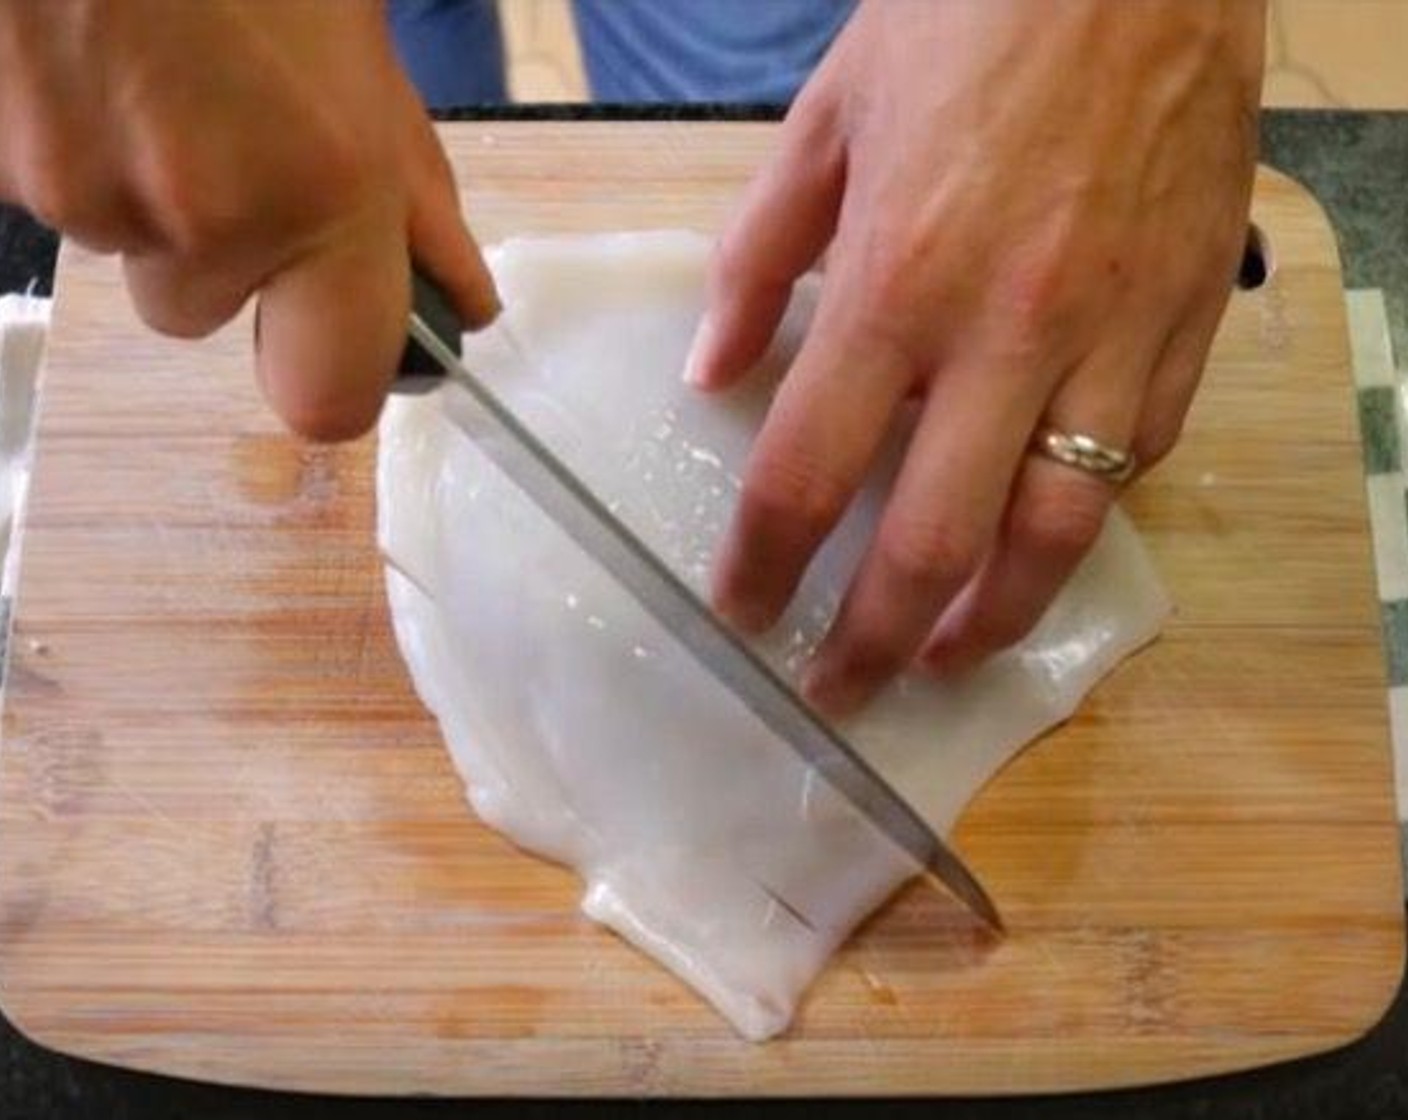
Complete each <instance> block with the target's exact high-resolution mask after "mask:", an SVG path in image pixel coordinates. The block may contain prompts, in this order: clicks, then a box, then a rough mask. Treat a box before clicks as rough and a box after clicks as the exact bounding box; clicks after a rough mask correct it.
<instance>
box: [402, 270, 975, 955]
mask: <svg viewBox="0 0 1408 1120" xmlns="http://www.w3.org/2000/svg"><path fill="white" fill-rule="evenodd" d="M412 290H413V299H412V307H411V315H410V324H409V332H408V333H409V340H408V342H407V345H406V349H405V351H404V353H403V354H402V358H401V363H400V367H399V370H398V373H397V377H396V381H395V382H394V384H393V385H392V391H393V392H400V393H421V392H427V391H429V390H432V389H435V388H437V387H439V386H441V385H444V384H445V383H446V382H450V383H452V384H453V385H454V386H455V387H456V388H457V389H459V390H460V391H459V392H454V393H451V394H448V395H447V396H446V399H445V402H444V403H445V409H446V412H447V413H448V415H449V416H450V418H451V419H452V420H454V421H455V422H456V423H457V424H458V425H459V427H460V428H461V429H462V430H463V431H464V432H465V434H466V435H468V436H469V438H470V439H471V440H472V441H473V442H474V444H475V445H476V446H477V447H478V448H479V450H480V451H481V452H482V453H483V454H484V455H485V456H486V457H487V458H488V459H489V460H490V462H492V463H493V464H494V465H495V466H496V467H498V468H499V470H501V471H502V472H503V473H504V474H505V475H507V476H508V478H509V479H510V480H511V481H512V482H513V483H514V484H515V485H516V486H517V487H518V488H519V489H520V490H522V491H523V493H524V494H526V495H527V496H528V498H529V499H530V500H531V501H533V502H534V503H535V504H536V505H537V506H538V507H539V508H540V509H542V510H543V512H545V513H546V514H547V515H548V516H549V517H550V518H552V520H553V521H555V522H556V523H557V524H558V525H559V526H560V527H561V528H562V529H563V530H564V531H565V532H566V533H567V535H568V536H570V537H571V538H572V539H573V540H574V541H575V542H576V543H577V544H578V546H580V547H581V548H582V549H583V550H584V551H585V552H586V553H587V554H588V555H589V556H591V557H592V558H593V559H594V560H596V562H597V563H598V564H600V565H601V566H602V567H603V568H605V569H606V571H607V572H608V573H610V575H611V576H612V577H613V578H614V579H616V581H617V582H618V583H620V584H621V585H622V586H623V587H624V588H625V589H626V591H627V592H629V593H630V594H631V595H632V596H633V597H634V598H635V599H636V601H637V602H639V603H640V604H641V606H643V607H644V608H645V609H646V610H647V611H649V612H650V614H651V615H653V616H654V618H655V620H656V621H657V622H659V623H660V624H661V625H662V626H663V627H664V628H665V629H666V630H667V631H668V632H669V633H670V634H672V635H674V637H675V638H676V640H678V641H679V642H680V644H681V645H683V646H684V647H685V648H686V649H687V650H689V652H690V653H691V654H692V655H693V656H694V658H695V659H696V660H697V661H698V662H699V664H700V665H702V666H703V667H704V668H705V669H706V670H708V671H709V672H710V673H711V674H712V675H713V676H714V677H715V678H716V679H717V680H718V681H719V682H720V683H721V684H723V685H724V686H725V687H726V688H728V689H729V691H730V692H732V693H733V694H734V695H735V696H737V697H738V698H739V699H740V700H742V701H743V703H744V704H745V705H746V706H747V707H748V709H749V710H750V711H751V712H752V713H753V714H754V715H755V716H757V717H758V718H759V719H760V720H762V722H763V723H764V724H765V725H766V726H767V727H768V728H769V730H771V731H772V732H773V734H775V735H777V736H778V738H780V739H781V740H782V741H783V742H784V743H786V744H787V745H788V746H789V747H791V748H792V750H793V751H794V752H796V753H797V754H798V755H799V756H801V758H802V760H803V761H804V762H805V763H806V764H807V765H808V766H809V767H810V768H811V769H812V770H814V771H815V772H816V773H818V774H819V775H820V776H821V777H822V779H823V780H824V781H825V782H826V783H827V784H828V785H830V786H831V788H832V789H834V790H835V791H836V792H837V793H839V794H840V795H841V796H842V797H844V798H845V799H846V800H847V801H848V802H850V804H851V805H852V807H854V808H855V809H856V810H857V811H858V812H859V813H860V814H861V816H863V817H864V818H865V819H866V820H868V821H869V822H870V823H871V824H872V825H874V826H875V827H876V828H878V829H879V830H880V831H881V832H882V833H884V834H885V836H887V837H888V838H889V840H890V841H891V842H892V843H893V844H895V845H896V846H898V847H899V848H900V849H901V850H902V851H904V852H906V853H907V854H908V855H909V856H910V858H911V859H913V860H914V861H915V863H917V864H918V865H919V867H920V869H921V873H922V874H923V875H924V877H925V878H927V879H928V880H929V881H930V882H932V883H936V884H938V885H940V886H942V887H943V888H945V889H946V890H947V891H948V892H949V893H950V894H952V895H953V896H954V897H955V898H957V899H958V900H959V901H960V902H962V903H963V904H964V905H965V906H966V907H967V908H968V909H969V910H971V911H972V912H973V913H975V914H976V915H977V916H978V917H980V918H981V919H982V920H983V921H984V922H985V923H987V925H989V926H990V927H992V929H994V930H996V931H998V932H1001V931H1002V928H1003V926H1002V919H1001V917H1000V916H999V915H998V912H997V907H996V906H995V905H994V904H993V902H992V899H991V898H990V897H989V896H988V893H987V891H986V890H984V889H983V886H982V884H981V883H979V882H978V879H977V877H976V876H975V875H974V874H973V873H972V872H971V871H970V870H969V869H968V868H967V867H966V866H965V865H964V863H963V861H962V860H961V859H960V858H959V857H958V856H957V854H955V853H954V852H953V850H952V849H950V848H949V847H948V845H946V844H945V843H944V842H943V840H942V839H941V838H940V837H939V836H938V834H937V833H936V832H935V831H934V830H933V829H932V828H930V827H929V824H928V823H927V822H926V821H925V820H924V818H923V817H921V816H920V815H919V814H918V813H917V812H915V810H914V809H913V808H912V807H911V806H910V804H909V803H908V802H907V801H905V799H904V798H903V797H901V796H900V795H899V793H898V792H896V791H895V789H894V788H893V787H892V786H891V785H890V784H889V783H888V782H886V781H885V779H884V778H882V777H881V776H880V775H879V774H878V773H877V772H876V771H875V769H874V768H873V767H871V765H870V764H869V763H868V762H866V761H865V759H864V758H863V757H861V755H860V754H859V753H857V751H856V750H855V748H854V747H852V746H851V745H850V744H849V743H847V742H846V740H845V739H844V738H843V737H842V736H841V735H840V734H839V733H838V732H837V731H836V730H835V729H834V728H833V727H831V726H830V725H829V724H828V723H826V722H825V721H824V720H823V719H822V718H821V717H820V716H818V715H817V714H816V713H815V712H814V711H813V710H812V709H811V708H810V707H809V706H808V705H807V704H806V703H805V702H804V701H803V700H802V699H801V698H800V697H799V696H798V695H797V694H796V692H794V691H793V690H792V688H791V687H790V686H789V685H788V684H787V682H786V681H785V680H784V679H783V678H782V677H780V676H779V675H778V674H777V673H776V672H774V671H773V669H772V668H771V667H770V666H769V665H768V664H767V663H766V662H765V661H764V660H763V659H762V658H761V657H759V656H758V655H757V654H756V653H755V652H754V651H753V650H752V648H751V647H750V646H749V645H748V644H747V643H746V642H745V641H743V640H742V639H741V638H739V637H738V636H737V635H736V634H734V632H733V631H732V630H731V629H729V627H728V626H727V625H726V624H725V623H724V622H722V621H721V620H720V619H719V618H718V617H717V616H716V615H715V614H714V613H713V611H711V610H710V609H709V607H708V606H707V605H706V604H705V603H704V602H703V600H701V599H700V598H699V597H698V596H697V595H695V593H694V592H693V590H691V589H690V587H689V586H688V585H687V584H685V583H684V582H683V581H682V580H681V579H679V578H678V577H677V576H676V575H675V574H674V572H672V571H671V570H670V568H669V567H668V566H667V565H666V564H665V563H664V562H663V561H661V560H660V559H659V557H657V556H656V555H655V554H654V553H653V552H651V551H650V550H649V549H648V548H647V547H646V546H645V544H644V543H643V542H642V541H641V540H640V538H638V537H637V536H636V535H635V533H633V532H632V531H631V530H630V528H628V527H627V526H626V525H625V524H624V523H622V521H621V520H620V519H619V518H618V517H617V516H616V515H615V514H613V513H612V512H611V511H610V510H609V509H608V508H607V507H606V506H605V504H604V503H602V502H601V501H599V500H598V499H597V498H596V497H595V496H594V495H593V494H592V492H591V491H590V490H589V489H588V488H587V487H586V486H585V485H584V484H583V483H582V482H581V480H580V479H578V478H577V477H576V475H574V474H573V473H572V472H571V471H570V470H569V469H568V468H567V467H566V466H565V465H564V464H563V463H562V462H561V461H560V460H559V459H558V458H557V457H556V456H555V455H554V454H553V453H552V452H551V450H549V449H548V448H547V447H546V446H544V445H543V443H542V442H541V441H539V440H538V439H537V437H535V436H534V435H533V433H532V432H530V431H529V430H528V429H527V428H526V427H524V425H523V424H522V423H521V422H520V421H519V420H518V418H517V417H515V416H514V415H513V413H512V412H511V411H510V410H509V408H508V407H507V406H505V405H504V404H503V402H501V401H500V400H499V399H498V397H497V396H496V395H495V393H494V392H493V390H491V389H490V388H489V387H488V386H487V385H486V384H485V383H484V382H483V381H482V380H480V379H479V378H478V377H476V376H475V375H474V374H473V373H471V372H470V371H469V370H468V369H466V368H465V366H464V364H463V363H462V362H461V360H460V336H461V335H462V334H463V324H462V323H461V321H460V319H459V316H458V315H457V314H456V312H455V311H454V309H453V308H452V307H451V306H450V303H449V301H448V299H447V298H446V297H445V295H444V294H443V293H442V292H441V291H440V289H439V288H438V287H436V285H435V284H434V283H433V282H432V281H431V280H429V279H428V278H427V277H425V276H424V275H422V274H421V273H420V272H419V271H414V272H413V274H412Z"/></svg>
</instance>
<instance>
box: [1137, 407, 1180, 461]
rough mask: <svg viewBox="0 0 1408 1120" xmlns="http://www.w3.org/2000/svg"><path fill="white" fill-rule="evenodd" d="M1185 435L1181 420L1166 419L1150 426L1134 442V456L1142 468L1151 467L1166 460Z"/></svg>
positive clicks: (1161, 419)
mask: <svg viewBox="0 0 1408 1120" xmlns="http://www.w3.org/2000/svg"><path fill="white" fill-rule="evenodd" d="M1182 434H1183V421H1182V420H1181V419H1176V420H1175V419H1164V418H1160V419H1159V420H1157V421H1155V422H1153V423H1151V424H1148V425H1146V426H1145V427H1144V429H1143V430H1141V431H1140V432H1139V434H1138V436H1137V437H1136V438H1135V441H1134V455H1135V458H1136V460H1137V461H1138V462H1139V464H1140V466H1144V467H1149V466H1153V465H1154V464H1155V463H1158V462H1160V461H1161V460H1163V459H1166V458H1167V457H1168V455H1169V453H1170V452H1171V451H1172V450H1173V449H1174V448H1175V447H1176V446H1177V445H1178V440H1179V437H1180V436H1181V435H1182Z"/></svg>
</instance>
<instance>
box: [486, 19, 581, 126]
mask: <svg viewBox="0 0 1408 1120" xmlns="http://www.w3.org/2000/svg"><path fill="white" fill-rule="evenodd" d="M499 14H500V16H501V17H502V19H503V27H504V46H505V50H506V51H507V54H508V64H509V79H508V80H509V93H510V94H511V96H512V97H513V99H514V100H515V101H584V100H586V97H587V81H586V76H585V74H584V72H583V70H582V55H581V51H580V50H579V49H578V46H577V31H576V28H575V27H574V26H573V23H572V10H571V6H570V4H569V3H568V0H499Z"/></svg>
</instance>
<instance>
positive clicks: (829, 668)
mask: <svg viewBox="0 0 1408 1120" xmlns="http://www.w3.org/2000/svg"><path fill="white" fill-rule="evenodd" d="M867 692H868V690H867V689H866V687H865V685H864V684H863V683H862V682H860V681H858V680H857V679H856V678H855V677H854V676H853V675H851V674H849V673H847V672H846V671H845V670H844V669H843V668H842V667H841V666H839V665H835V664H829V663H826V662H822V663H820V664H817V665H813V666H812V667H811V668H810V669H808V670H807V672H806V674H805V676H803V678H802V695H803V696H804V697H805V698H806V700H807V702H808V703H809V704H811V705H812V706H813V707H814V708H816V709H817V710H818V711H820V712H821V713H822V714H823V715H825V716H827V717H829V718H830V719H840V718H841V717H843V716H848V715H850V714H851V713H852V712H854V711H855V710H856V709H857V708H859V707H860V706H861V705H862V704H863V703H864V702H865V698H866V695H867Z"/></svg>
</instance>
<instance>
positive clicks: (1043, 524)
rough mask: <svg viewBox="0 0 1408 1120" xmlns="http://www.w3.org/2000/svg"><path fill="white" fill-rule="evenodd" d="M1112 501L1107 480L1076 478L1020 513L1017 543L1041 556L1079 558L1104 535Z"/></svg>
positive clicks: (1014, 526)
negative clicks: (1108, 510)
mask: <svg viewBox="0 0 1408 1120" xmlns="http://www.w3.org/2000/svg"><path fill="white" fill-rule="evenodd" d="M1109 503H1110V495H1109V493H1108V492H1107V488H1106V485H1105V483H1103V482H1100V481H1097V480H1093V479H1092V480H1086V479H1084V478H1073V479H1071V480H1070V481H1069V482H1067V483H1065V484H1064V485H1063V486H1062V487H1061V488H1060V489H1059V490H1058V491H1057V492H1056V493H1054V494H1052V495H1051V496H1050V497H1048V498H1047V500H1045V501H1042V502H1036V503H1033V504H1032V505H1030V506H1029V507H1028V508H1026V509H1024V510H1022V511H1020V512H1019V513H1018V515H1017V516H1016V518H1015V523H1014V525H1013V535H1014V536H1015V537H1016V544H1017V546H1018V547H1019V548H1021V549H1023V550H1024V551H1027V552H1031V553H1036V554H1039V555H1044V556H1052V557H1057V558H1059V559H1062V560H1075V559H1078V558H1079V557H1081V556H1083V555H1085V553H1086V552H1087V551H1088V550H1089V548H1090V546H1091V545H1093V544H1094V543H1095V539H1096V538H1097V537H1098V536H1099V535H1100V530H1101V528H1102V527H1103V526H1104V524H1105V512H1106V510H1107V509H1108V508H1109Z"/></svg>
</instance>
